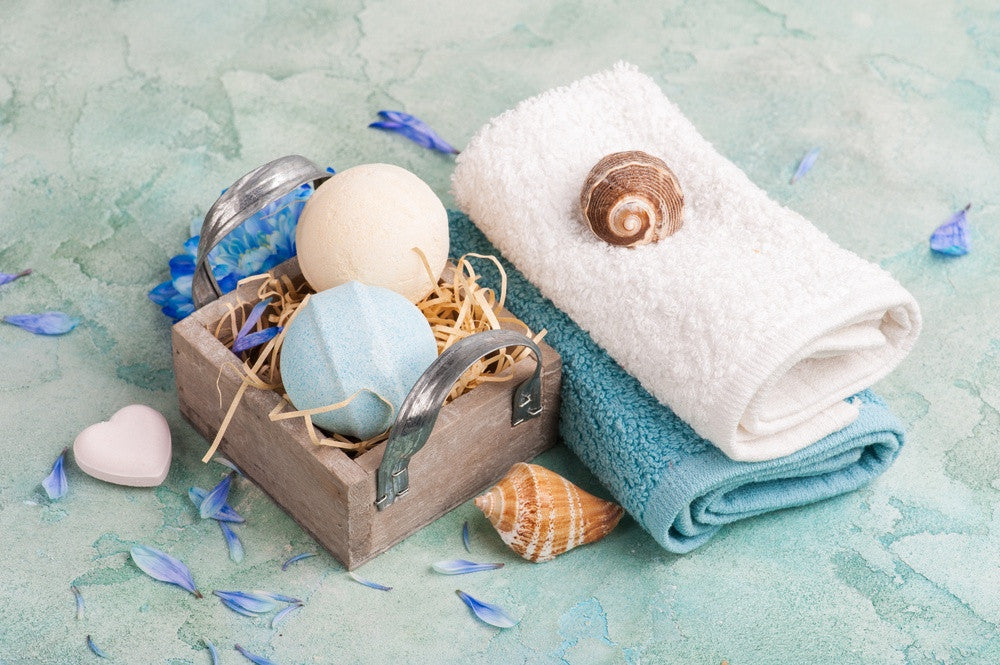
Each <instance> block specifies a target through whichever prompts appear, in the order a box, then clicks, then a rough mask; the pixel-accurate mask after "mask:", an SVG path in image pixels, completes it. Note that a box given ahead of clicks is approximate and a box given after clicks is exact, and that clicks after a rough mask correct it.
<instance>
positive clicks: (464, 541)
mask: <svg viewBox="0 0 1000 665" xmlns="http://www.w3.org/2000/svg"><path fill="white" fill-rule="evenodd" d="M462 544H463V545H465V551H466V552H468V553H469V554H472V548H471V547H469V522H468V520H466V522H465V524H463V525H462Z"/></svg>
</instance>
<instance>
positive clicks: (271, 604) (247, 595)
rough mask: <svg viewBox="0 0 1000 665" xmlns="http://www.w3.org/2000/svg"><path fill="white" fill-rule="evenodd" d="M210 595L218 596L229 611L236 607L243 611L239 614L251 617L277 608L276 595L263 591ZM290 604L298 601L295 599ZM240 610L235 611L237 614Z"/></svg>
mask: <svg viewBox="0 0 1000 665" xmlns="http://www.w3.org/2000/svg"><path fill="white" fill-rule="evenodd" d="M212 593H214V594H215V595H216V596H218V597H219V598H220V599H221V600H222V602H223V603H224V604H226V605H227V606H229V607H230V609H234V607H233V606H236V607H238V608H240V610H243V612H240V613H241V614H244V613H247V612H249V613H250V614H251V615H253V614H264V613H266V612H270V611H271V610H273V609H276V608H277V607H278V602H277V601H278V599H277V598H275V595H276V594H270V593H267V592H265V591H213V592H212ZM282 602H285V601H282ZM292 602H300V601H299V600H298V599H297V598H296V599H293V601H292ZM240 610H236V611H238V612H239V611H240Z"/></svg>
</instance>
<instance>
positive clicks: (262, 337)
mask: <svg viewBox="0 0 1000 665" xmlns="http://www.w3.org/2000/svg"><path fill="white" fill-rule="evenodd" d="M282 330H284V328H282V327H281V326H271V327H270V328H264V329H263V330H258V331H257V332H253V333H250V334H249V335H244V336H243V337H240V338H239V339H238V340H236V341H235V342H233V353H243V352H244V351H247V350H249V349H252V348H254V347H255V346H260V345H261V344H267V343H268V342H270V341H271V340H272V339H274V338H275V337H277V336H278V335H279V334H281V331H282Z"/></svg>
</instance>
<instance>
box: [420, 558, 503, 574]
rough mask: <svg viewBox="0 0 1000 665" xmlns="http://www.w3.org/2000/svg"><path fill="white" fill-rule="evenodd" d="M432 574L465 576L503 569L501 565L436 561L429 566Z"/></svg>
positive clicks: (461, 561) (464, 561)
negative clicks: (432, 570) (432, 571)
mask: <svg viewBox="0 0 1000 665" xmlns="http://www.w3.org/2000/svg"><path fill="white" fill-rule="evenodd" d="M431 568H433V569H434V572H437V573H441V574H442V575H465V574H467V573H478V572H481V571H484V570H496V569H498V568H503V564H502V563H476V562H474V561H466V560H465V559H452V560H450V561H438V562H436V563H434V564H431Z"/></svg>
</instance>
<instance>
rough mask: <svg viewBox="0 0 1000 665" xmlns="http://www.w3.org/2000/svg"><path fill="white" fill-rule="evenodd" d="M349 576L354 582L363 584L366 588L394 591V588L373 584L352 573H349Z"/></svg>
mask: <svg viewBox="0 0 1000 665" xmlns="http://www.w3.org/2000/svg"><path fill="white" fill-rule="evenodd" d="M347 574H348V576H349V577H350V578H351V579H352V580H354V581H355V582H357V583H358V584H363V585H364V586H366V587H368V588H369V589H376V590H378V591H392V587H391V586H386V585H384V584H379V583H378V582H372V581H371V580H366V579H365V578H363V577H358V576H357V575H355V574H354V573H352V572H348V573H347Z"/></svg>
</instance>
